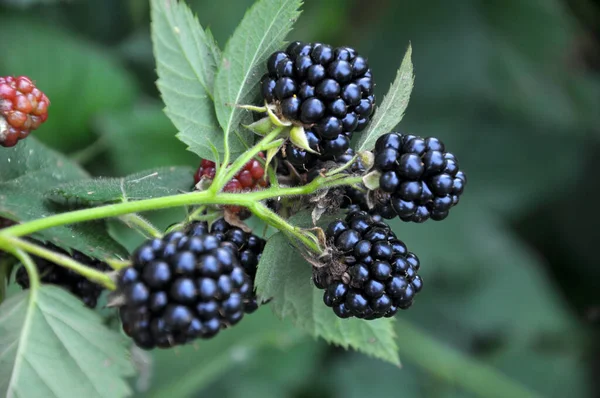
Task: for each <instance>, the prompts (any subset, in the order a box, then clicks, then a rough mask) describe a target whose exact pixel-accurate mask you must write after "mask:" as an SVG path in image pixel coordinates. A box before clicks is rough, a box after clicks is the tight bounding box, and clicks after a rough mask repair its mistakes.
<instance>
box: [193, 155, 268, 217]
mask: <svg viewBox="0 0 600 398" xmlns="http://www.w3.org/2000/svg"><path fill="white" fill-rule="evenodd" d="M258 156H259V157H260V158H262V159H264V158H265V155H264V154H263V153H262V152H260V153H259V154H258ZM215 173H216V164H215V162H213V161H212V160H207V159H202V160H201V162H200V166H199V167H198V170H196V173H195V174H194V182H195V183H196V184H198V183H199V182H200V181H201V180H203V179H205V180H209V181H212V179H213V178H215ZM264 176H265V168H264V166H263V165H262V164H261V162H259V161H258V160H257V159H252V160H251V161H249V162H248V163H246V164H245V165H244V167H242V169H241V170H240V171H239V172H238V173H237V174H236V175H235V176H234V177H233V178H232V179H231V181H228V182H227V184H225V187H224V188H223V191H224V192H245V191H254V190H257V189H262V188H265V187H267V186H268V185H269V182H268V181H267V179H266V178H264ZM226 207H227V209H228V210H229V211H230V212H232V213H235V214H238V216H239V217H240V218H241V219H244V218H247V217H249V216H250V214H249V213H248V212H247V211H244V208H243V207H240V206H226Z"/></svg>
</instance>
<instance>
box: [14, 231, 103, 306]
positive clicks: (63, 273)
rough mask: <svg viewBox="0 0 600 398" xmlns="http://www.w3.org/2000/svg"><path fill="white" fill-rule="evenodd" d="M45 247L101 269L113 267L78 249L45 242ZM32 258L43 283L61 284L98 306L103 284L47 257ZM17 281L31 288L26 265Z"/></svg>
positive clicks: (86, 301)
mask: <svg viewBox="0 0 600 398" xmlns="http://www.w3.org/2000/svg"><path fill="white" fill-rule="evenodd" d="M45 247H46V248H47V249H50V250H52V251H54V252H57V253H60V254H64V255H67V256H70V257H72V258H73V260H76V261H79V262H80V263H83V264H85V265H87V266H89V267H92V268H94V269H97V270H99V271H109V270H110V269H111V268H110V267H109V266H108V264H106V263H103V262H101V261H100V260H97V259H94V258H91V257H88V256H86V255H85V254H83V253H81V252H78V251H76V250H73V253H72V254H69V253H67V252H66V251H64V250H63V249H61V248H59V247H57V246H54V245H53V244H50V243H47V244H45ZM32 259H33V261H34V262H35V265H36V266H37V269H38V272H39V273H40V279H41V281H42V283H48V284H52V285H57V286H60V287H62V288H63V289H66V290H68V291H69V292H71V293H72V294H73V295H75V296H77V297H79V298H80V299H81V301H83V303H84V304H85V305H87V306H88V307H90V308H96V305H97V304H98V297H100V294H101V293H102V290H103V288H102V286H100V285H98V284H96V283H94V282H92V281H90V280H88V279H86V278H85V277H84V276H82V275H80V274H78V273H76V272H75V271H72V270H70V269H68V268H65V267H61V266H60V265H57V264H54V263H52V262H50V261H48V260H46V259H43V258H40V257H36V256H32ZM16 281H17V283H18V284H19V285H20V286H21V287H22V288H23V289H29V275H28V274H27V270H26V269H25V267H23V266H21V267H20V268H19V269H18V270H17V275H16Z"/></svg>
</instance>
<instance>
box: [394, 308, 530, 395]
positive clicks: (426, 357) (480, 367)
mask: <svg viewBox="0 0 600 398" xmlns="http://www.w3.org/2000/svg"><path fill="white" fill-rule="evenodd" d="M397 331H398V334H399V335H401V336H402V340H403V341H402V343H401V344H400V352H402V355H403V356H404V357H405V358H406V360H407V361H408V360H410V361H412V362H414V363H415V364H416V365H418V366H419V367H422V368H423V369H425V370H426V371H427V372H430V373H433V374H434V375H435V376H436V377H438V378H440V379H442V380H445V381H446V382H448V383H451V384H452V385H453V386H456V385H460V386H461V387H463V388H465V389H466V390H468V391H470V392H473V393H475V394H477V395H478V396H481V397H490V398H491V397H497V398H502V397H514V398H534V397H539V395H538V394H536V393H535V392H533V391H532V390H529V389H528V388H526V387H525V386H523V385H521V384H520V383H518V382H516V381H514V380H512V379H510V378H509V377H507V376H505V375H504V374H502V373H500V372H499V371H497V370H496V369H494V368H493V367H491V366H489V365H487V364H485V363H483V362H481V361H477V360H476V359H474V358H470V357H468V356H466V355H462V354H461V353H460V352H459V351H457V350H454V349H452V348H449V347H447V346H445V345H444V344H443V343H441V342H439V341H438V340H436V339H435V338H432V337H431V336H430V335H428V334H427V333H425V332H424V331H423V330H421V329H420V328H418V327H415V326H414V325H412V324H411V323H410V322H408V321H405V320H402V319H398V327H397Z"/></svg>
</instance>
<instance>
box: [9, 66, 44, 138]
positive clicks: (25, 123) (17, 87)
mask: <svg viewBox="0 0 600 398" xmlns="http://www.w3.org/2000/svg"><path fill="white" fill-rule="evenodd" d="M49 105H50V100H49V99H48V97H46V95H45V94H44V93H43V92H42V91H40V90H39V89H38V88H37V87H35V85H34V84H33V82H32V81H31V80H30V79H29V78H28V77H25V76H19V77H12V76H6V77H0V145H1V146H4V147H11V146H14V145H16V144H17V142H18V141H19V140H22V139H24V138H26V137H27V136H28V135H29V133H30V132H31V131H33V130H36V129H37V128H39V127H40V125H41V124H42V123H44V122H45V121H46V120H47V119H48V106H49Z"/></svg>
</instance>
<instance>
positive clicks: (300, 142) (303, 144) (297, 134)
mask: <svg viewBox="0 0 600 398" xmlns="http://www.w3.org/2000/svg"><path fill="white" fill-rule="evenodd" d="M290 141H292V144H294V145H295V146H297V147H298V148H300V149H304V150H305V151H308V152H311V153H319V152H317V151H315V150H313V149H312V148H311V147H310V145H309V144H308V138H306V132H305V131H304V127H302V126H295V127H292V129H291V130H290Z"/></svg>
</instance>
